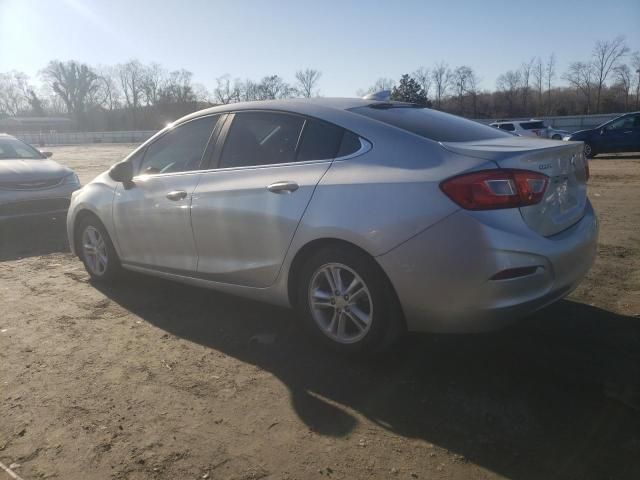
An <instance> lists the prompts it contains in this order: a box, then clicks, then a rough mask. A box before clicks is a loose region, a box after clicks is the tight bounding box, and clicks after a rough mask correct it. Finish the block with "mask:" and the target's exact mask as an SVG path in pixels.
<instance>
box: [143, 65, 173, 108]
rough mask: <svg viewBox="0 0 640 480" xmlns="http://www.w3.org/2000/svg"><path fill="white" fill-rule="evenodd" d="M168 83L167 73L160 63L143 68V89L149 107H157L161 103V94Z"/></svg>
mask: <svg viewBox="0 0 640 480" xmlns="http://www.w3.org/2000/svg"><path fill="white" fill-rule="evenodd" d="M166 81H167V72H166V70H165V69H164V68H162V65H160V64H159V63H152V64H150V65H149V66H147V67H144V68H143V72H142V78H141V88H142V91H143V93H144V101H145V103H146V104H147V105H157V104H158V102H159V101H160V92H161V91H162V89H163V88H164V86H165V83H166Z"/></svg>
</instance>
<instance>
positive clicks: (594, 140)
mask: <svg viewBox="0 0 640 480" xmlns="http://www.w3.org/2000/svg"><path fill="white" fill-rule="evenodd" d="M564 139H565V140H572V141H574V140H575V141H580V142H584V153H585V155H586V156H587V157H594V156H596V155H598V154H599V153H614V152H640V112H634V113H627V114H625V115H621V116H620V117H617V118H614V119H613V120H610V121H608V122H606V123H603V124H602V125H600V126H598V127H596V128H592V129H590V130H580V131H579V132H574V133H572V134H571V135H569V136H567V137H565V138H564Z"/></svg>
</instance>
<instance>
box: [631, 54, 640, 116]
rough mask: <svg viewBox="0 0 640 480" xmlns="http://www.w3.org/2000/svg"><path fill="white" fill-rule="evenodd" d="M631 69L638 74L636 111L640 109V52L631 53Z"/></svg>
mask: <svg viewBox="0 0 640 480" xmlns="http://www.w3.org/2000/svg"><path fill="white" fill-rule="evenodd" d="M631 69H632V70H634V71H635V72H636V73H637V74H638V78H637V79H636V110H638V109H640V52H638V51H636V52H633V55H631Z"/></svg>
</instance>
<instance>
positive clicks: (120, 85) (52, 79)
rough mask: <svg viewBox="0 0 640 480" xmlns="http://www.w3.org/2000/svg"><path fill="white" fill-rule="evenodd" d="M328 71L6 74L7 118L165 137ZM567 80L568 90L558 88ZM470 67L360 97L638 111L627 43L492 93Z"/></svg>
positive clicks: (498, 109) (452, 105)
mask: <svg viewBox="0 0 640 480" xmlns="http://www.w3.org/2000/svg"><path fill="white" fill-rule="evenodd" d="M321 77H322V73H321V72H320V71H319V70H316V69H313V68H306V69H303V70H299V71H297V72H296V74H295V78H294V80H293V82H288V81H286V80H285V79H284V78H282V77H280V76H279V75H276V74H272V75H266V76H264V77H263V78H261V79H259V80H252V79H244V80H242V79H239V78H233V77H231V76H230V75H224V76H221V77H219V78H216V79H215V86H213V88H212V89H211V90H208V89H207V88H206V87H205V86H204V85H202V84H200V83H196V82H194V81H193V73H192V72H190V71H187V70H184V69H181V70H173V71H168V70H167V69H165V68H164V67H163V66H162V65H160V64H158V63H150V64H143V63H141V62H139V61H138V60H130V61H128V62H126V63H122V64H119V65H115V66H98V67H94V66H90V65H87V64H85V63H82V62H78V61H74V60H68V61H59V60H52V61H50V62H49V63H48V64H47V65H46V66H45V67H44V68H43V69H42V70H41V71H40V73H39V78H40V80H41V84H40V86H38V87H36V86H35V85H34V84H33V83H32V82H31V79H30V78H29V77H28V76H27V75H26V74H24V73H22V72H17V71H11V72H6V73H0V118H2V117H7V116H9V117H10V116H49V115H67V116H70V117H71V118H72V119H74V120H75V121H76V125H77V128H78V129H81V130H129V129H157V128H161V127H162V126H164V125H165V124H166V123H168V122H171V121H173V120H175V119H176V118H178V117H180V116H182V115H185V114H187V113H189V112H192V111H194V110H198V109H200V108H205V107H206V106H210V105H216V104H227V103H232V102H241V101H251V100H269V99H279V98H291V97H313V96H318V95H320V89H319V83H320V79H321ZM559 80H563V81H564V84H560V85H559V84H558V81H559ZM480 81H481V79H480V78H479V77H478V75H477V73H476V72H475V71H474V69H473V68H472V67H470V66H468V65H461V66H450V65H448V64H447V63H446V62H444V61H440V62H436V63H434V64H433V65H432V66H431V67H420V68H418V69H416V70H415V71H413V72H411V73H407V74H404V75H402V76H401V78H400V79H399V80H398V81H397V82H396V81H395V80H393V79H389V78H379V79H378V80H377V81H376V82H374V84H373V85H371V86H370V87H369V88H366V89H361V90H358V91H357V92H356V94H357V95H358V96H364V95H366V94H368V93H374V92H378V91H381V90H389V91H390V92H391V98H392V99H396V100H403V101H410V102H414V103H420V104H423V105H426V106H430V107H432V108H436V109H439V110H443V111H447V112H451V113H455V114H458V115H463V116H467V117H472V118H500V117H528V116H541V115H572V114H592V113H610V112H624V111H629V110H633V109H636V110H638V109H640V52H638V51H636V52H633V53H631V52H630V49H629V47H628V46H627V45H626V42H625V39H624V37H617V38H615V39H613V40H608V41H598V42H596V44H595V45H594V47H593V49H592V51H591V55H590V56H589V57H585V58H584V59H582V60H580V61H575V62H572V63H570V64H569V66H568V68H567V69H566V71H564V72H558V69H557V63H556V57H555V54H553V53H552V54H551V55H549V56H548V57H546V58H542V57H533V58H531V59H529V60H528V61H525V62H523V63H522V64H521V65H520V66H519V67H517V68H515V69H512V70H509V71H507V72H504V73H502V74H500V75H499V76H498V77H497V80H496V84H495V89H494V90H492V91H489V90H486V89H482V88H481V87H480V83H481V82H480Z"/></svg>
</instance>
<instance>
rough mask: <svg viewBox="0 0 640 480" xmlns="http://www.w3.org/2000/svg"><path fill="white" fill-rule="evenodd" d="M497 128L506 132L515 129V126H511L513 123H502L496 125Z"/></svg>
mask: <svg viewBox="0 0 640 480" xmlns="http://www.w3.org/2000/svg"><path fill="white" fill-rule="evenodd" d="M498 128H500V129H502V130H506V131H507V132H513V131H514V130H515V129H516V127H514V126H513V123H503V124H502V125H498Z"/></svg>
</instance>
